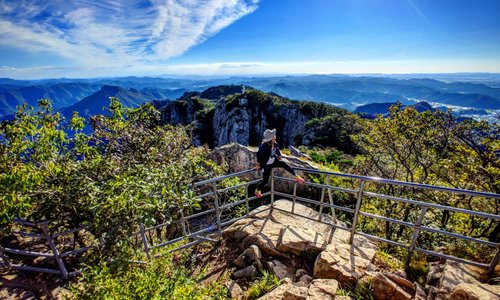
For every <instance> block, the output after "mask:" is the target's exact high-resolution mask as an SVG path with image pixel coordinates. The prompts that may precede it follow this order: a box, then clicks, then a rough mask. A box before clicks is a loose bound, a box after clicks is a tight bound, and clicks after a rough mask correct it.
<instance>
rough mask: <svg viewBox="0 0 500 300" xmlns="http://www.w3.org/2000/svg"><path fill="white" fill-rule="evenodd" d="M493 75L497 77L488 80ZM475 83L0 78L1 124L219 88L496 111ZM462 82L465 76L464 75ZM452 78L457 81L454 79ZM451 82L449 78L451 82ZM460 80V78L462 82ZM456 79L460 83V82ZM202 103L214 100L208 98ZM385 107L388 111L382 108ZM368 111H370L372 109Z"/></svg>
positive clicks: (497, 97)
mask: <svg viewBox="0 0 500 300" xmlns="http://www.w3.org/2000/svg"><path fill="white" fill-rule="evenodd" d="M493 75H496V74H493ZM493 75H492V77H487V78H486V77H485V76H487V75H484V74H482V75H481V76H483V77H485V79H484V81H481V80H480V77H479V76H477V77H474V82H458V81H449V80H448V81H446V77H445V76H444V75H442V74H441V75H440V77H439V78H440V80H436V79H432V78H411V77H401V76H400V77H396V76H393V77H384V76H382V75H380V76H349V75H310V76H280V77H229V78H222V79H221V78H216V79H200V78H197V79H186V78H161V77H119V78H99V79H46V80H12V79H8V78H0V118H2V117H4V118H5V116H7V115H12V114H13V113H14V112H15V109H16V106H17V105H20V104H22V103H24V102H27V103H28V104H31V105H33V104H36V102H37V100H39V99H41V98H49V99H51V100H52V101H53V105H54V107H55V108H56V109H60V110H62V111H63V112H64V113H65V114H68V113H69V112H71V111H72V110H76V111H79V112H80V113H82V114H84V115H85V114H92V113H100V112H101V111H102V107H103V106H106V105H108V103H109V97H117V98H120V100H122V101H123V102H124V104H125V105H130V106H135V105H138V104H140V103H144V102H146V101H151V100H167V99H168V100H174V99H178V98H179V97H181V96H182V95H183V94H184V93H185V92H188V91H191V92H202V91H204V90H206V89H207V88H209V87H212V86H218V85H240V86H241V85H245V86H250V87H253V88H256V89H259V90H262V91H264V92H267V93H273V94H277V95H280V96H283V97H286V98H289V99H298V100H312V101H317V102H327V103H330V104H334V105H337V106H339V107H343V108H347V109H349V110H351V111H353V110H356V108H357V107H358V106H362V105H366V104H372V103H381V104H380V105H375V106H373V107H383V106H384V103H395V102H397V101H400V102H401V103H403V104H404V105H413V104H415V103H416V102H420V101H427V102H432V103H433V106H436V103H438V104H442V105H445V106H449V105H451V106H459V107H464V108H470V109H474V110H484V109H500V88H499V87H498V86H500V77H498V76H496V77H495V76H493ZM407 76H409V75H407ZM464 76H465V75H464ZM455 77H456V76H455ZM455 77H453V76H452V77H450V78H455ZM462 77H463V76H462ZM462 77H460V78H462ZM202 98H213V95H210V97H204V96H203V97H202ZM385 106H387V105H385ZM373 107H372V108H369V109H374V108H373Z"/></svg>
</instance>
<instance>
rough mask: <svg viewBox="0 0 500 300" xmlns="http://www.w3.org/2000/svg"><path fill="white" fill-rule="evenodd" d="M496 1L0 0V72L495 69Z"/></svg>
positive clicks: (499, 44) (499, 9)
mask: <svg viewBox="0 0 500 300" xmlns="http://www.w3.org/2000/svg"><path fill="white" fill-rule="evenodd" d="M499 16H500V1H498V0H307V1H306V0H200V1H194V0H150V1H144V0H129V1H121V0H101V1H91V0H80V1H76V0H30V1H27V0H26V1H25V0H11V1H5V0H0V77H10V78H49V77H50V78H53V77H97V76H127V75H137V76H143V75H148V76H150V75H161V74H179V75H187V74H197V75H272V74H313V73H318V74H331V73H444V72H500V17H499Z"/></svg>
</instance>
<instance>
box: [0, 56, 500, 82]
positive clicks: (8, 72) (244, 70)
mask: <svg viewBox="0 0 500 300" xmlns="http://www.w3.org/2000/svg"><path fill="white" fill-rule="evenodd" d="M499 69H500V62H498V60H494V59H485V60H476V61H470V60H467V59H448V60H443V59H436V60H383V61H367V60H362V61H361V60H347V61H285V62H283V61H280V62H269V61H266V62H258V61H254V62H220V63H204V64H178V65H174V64H169V65H161V64H151V65H130V66H126V67H123V68H122V69H121V70H120V76H129V75H136V76H158V75H162V74H163V75H168V74H171V75H186V76H189V75H206V76H233V75H252V76H253V75H257V76H258V75H263V74H266V75H271V74H278V75H280V74H333V73H345V74H366V73H388V74H389V73H392V74H396V73H399V74H403V73H455V72H492V73H495V72H498V70H499ZM61 74H64V77H67V78H82V77H84V78H85V77H87V78H88V77H109V76H116V69H115V68H114V67H112V66H109V67H107V66H100V67H96V66H86V67H58V66H39V67H23V68H14V67H8V66H0V77H10V78H15V79H38V78H56V77H61Z"/></svg>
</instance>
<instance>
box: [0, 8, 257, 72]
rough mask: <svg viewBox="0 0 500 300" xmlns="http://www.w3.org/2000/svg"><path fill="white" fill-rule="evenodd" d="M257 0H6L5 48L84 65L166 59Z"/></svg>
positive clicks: (1, 41) (1, 30)
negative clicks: (60, 58) (48, 54)
mask: <svg viewBox="0 0 500 300" xmlns="http://www.w3.org/2000/svg"><path fill="white" fill-rule="evenodd" d="M258 3H259V1H256V0H198V1H195V0H149V1H146V0H129V1H119V0H102V1H92V0H80V1H78V0H50V1H47V0H35V1H27V0H17V1H1V0H0V46H3V47H9V48H17V49H22V50H24V51H29V52H34V53H51V54H56V55H60V56H61V57H64V58H66V59H69V60H72V61H74V62H75V65H80V66H89V65H90V66H103V67H112V66H126V65H132V64H142V63H147V62H149V63H150V62H156V61H165V60H167V59H168V58H170V57H174V56H178V55H181V54H183V53H185V52H186V51H188V50H189V49H190V48H192V47H193V46H196V45H198V44H200V43H202V42H204V41H206V40H207V39H208V38H210V37H211V36H213V35H215V34H217V33H218V32H219V31H220V30H222V29H223V28H225V27H227V26H229V25H230V24H232V23H233V22H235V21H236V20H238V19H240V18H241V17H243V16H245V15H248V14H250V13H252V12H253V11H255V9H257V7H258Z"/></svg>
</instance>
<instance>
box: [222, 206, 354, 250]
mask: <svg viewBox="0 0 500 300" xmlns="http://www.w3.org/2000/svg"><path fill="white" fill-rule="evenodd" d="M274 208H276V209H274V210H272V211H271V210H270V205H263V206H261V207H259V208H257V209H255V210H254V211H252V212H251V213H250V215H249V216H248V217H247V218H244V219H241V220H238V221H236V222H235V223H234V224H233V225H231V226H230V227H228V228H226V229H225V230H224V231H223V234H224V236H226V237H230V238H232V239H233V240H235V241H236V242H237V243H238V244H239V246H240V247H241V249H246V248H248V247H249V246H251V245H257V246H258V247H259V248H260V249H261V250H262V251H263V252H264V253H265V254H267V255H273V256H283V254H284V252H281V251H280V250H279V248H280V247H281V248H282V249H291V250H290V252H289V253H294V254H297V249H303V250H304V252H305V253H317V252H318V250H322V249H325V248H326V243H318V241H330V240H336V241H339V240H342V241H343V242H345V238H346V236H345V234H344V233H342V232H341V230H339V229H333V230H332V227H331V226H329V225H327V224H323V223H320V222H317V221H313V220H318V218H321V220H322V221H323V222H326V223H332V224H338V222H336V221H335V220H334V219H333V217H331V216H330V215H326V214H321V215H320V214H319V213H318V212H316V211H315V210H313V209H311V208H309V207H307V206H305V205H302V204H300V203H295V205H294V204H293V202H291V201H288V200H277V201H275V202H274ZM292 210H293V211H294V213H295V214H299V215H302V216H305V217H307V219H306V218H303V217H300V216H297V215H294V214H291V213H289V212H291V211H292ZM310 219H312V220H310ZM304 228H314V233H312V232H308V234H304V235H303V236H302V237H301V238H297V239H294V241H293V243H290V244H289V245H288V246H281V241H282V238H281V237H282V234H284V233H287V232H290V234H291V232H292V231H295V232H304ZM286 240H288V239H286ZM292 244H293V249H292V248H291V246H292Z"/></svg>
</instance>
